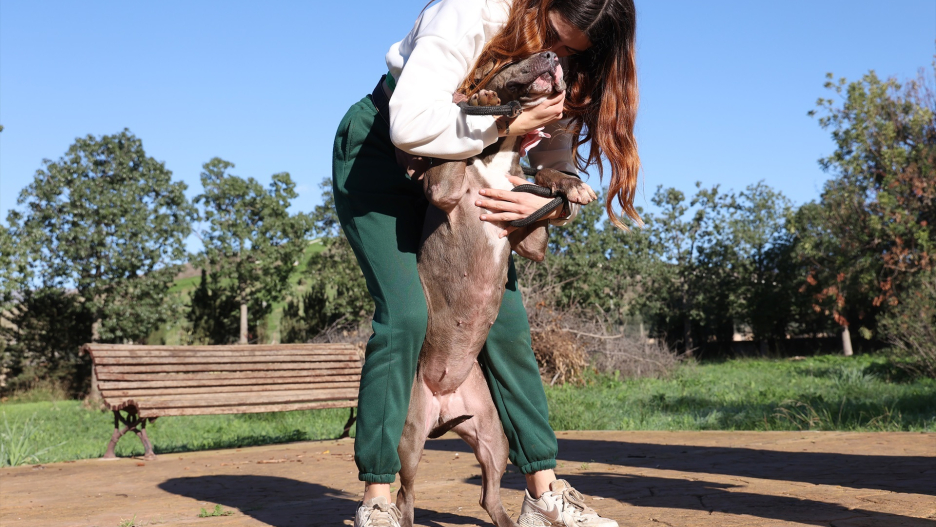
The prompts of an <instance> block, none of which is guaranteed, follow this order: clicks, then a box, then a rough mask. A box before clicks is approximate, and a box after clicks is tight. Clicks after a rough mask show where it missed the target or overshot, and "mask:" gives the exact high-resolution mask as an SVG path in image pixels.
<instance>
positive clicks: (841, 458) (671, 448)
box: [426, 435, 936, 525]
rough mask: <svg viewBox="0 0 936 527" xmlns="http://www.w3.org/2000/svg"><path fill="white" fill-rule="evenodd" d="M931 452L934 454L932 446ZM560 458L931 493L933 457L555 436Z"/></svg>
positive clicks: (935, 477) (457, 445)
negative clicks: (795, 450)
mask: <svg viewBox="0 0 936 527" xmlns="http://www.w3.org/2000/svg"><path fill="white" fill-rule="evenodd" d="M931 440H932V439H931V438H930V437H929V436H923V435H921V436H920V441H931ZM881 448H882V450H884V449H886V448H887V447H886V445H882V447H881ZM426 449H427V450H442V451H452V452H469V453H470V452H471V449H470V448H468V445H467V444H465V443H464V442H463V441H461V440H460V439H437V440H433V441H427V442H426ZM933 450H934V453H936V445H934V447H933ZM559 459H561V460H563V461H571V462H576V463H589V462H597V463H611V464H615V465H621V466H627V467H647V468H660V469H664V470H677V471H684V472H700V473H705V474H724V475H729V476H738V477H749V478H759V479H773V480H781V481H791V482H803V483H812V484H815V485H841V486H843V487H850V488H856V489H875V490H887V491H891V492H901V493H911V494H926V495H930V496H936V457H924V456H870V455H854V454H829V453H822V452H778V451H772V450H757V449H752V448H731V447H700V446H685V445H657V444H651V443H626V442H621V441H597V440H591V439H560V440H559ZM559 471H560V472H561V469H560V470H559ZM934 525H936V523H934Z"/></svg>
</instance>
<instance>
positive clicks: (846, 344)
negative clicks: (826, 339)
mask: <svg viewBox="0 0 936 527" xmlns="http://www.w3.org/2000/svg"><path fill="white" fill-rule="evenodd" d="M842 353H843V354H844V355H845V356H846V357H851V356H852V355H853V354H854V352H853V351H852V343H851V334H850V333H849V332H848V326H845V327H844V328H842Z"/></svg>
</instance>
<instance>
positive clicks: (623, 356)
mask: <svg viewBox="0 0 936 527" xmlns="http://www.w3.org/2000/svg"><path fill="white" fill-rule="evenodd" d="M582 338H583V339H584V340H589V341H591V346H590V347H589V352H590V355H591V357H592V361H593V363H594V365H595V369H596V370H598V371H600V372H605V373H613V372H618V373H619V374H620V375H621V376H623V377H631V378H639V377H665V376H667V375H669V374H670V373H671V372H672V371H673V370H674V369H675V368H676V366H677V365H678V364H679V362H680V357H679V356H678V355H677V354H676V353H674V352H672V351H670V349H669V348H667V347H666V344H665V343H663V342H662V341H661V340H654V339H648V338H646V337H644V338H641V337H640V336H639V335H615V336H608V335H605V336H601V337H600V338H599V337H596V336H582Z"/></svg>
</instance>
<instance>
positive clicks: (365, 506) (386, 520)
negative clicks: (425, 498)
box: [354, 496, 403, 527]
mask: <svg viewBox="0 0 936 527" xmlns="http://www.w3.org/2000/svg"><path fill="white" fill-rule="evenodd" d="M402 516H403V513H401V512H400V509H398V508H397V507H396V505H394V504H392V503H390V502H388V501H387V498H384V497H383V496H377V497H376V498H371V499H370V500H368V501H367V502H362V503H361V504H360V505H359V506H358V509H357V513H356V514H355V515H354V527H400V517H402Z"/></svg>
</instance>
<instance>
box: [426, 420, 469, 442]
mask: <svg viewBox="0 0 936 527" xmlns="http://www.w3.org/2000/svg"><path fill="white" fill-rule="evenodd" d="M472 417H474V416H473V415H460V416H458V417H456V418H455V419H450V420H448V421H446V422H444V423H442V424H440V425H439V426H437V427H435V428H433V429H432V431H430V432H429V439H437V438H440V437H442V436H443V435H445V433H446V432H448V431H449V430H451V429H453V428H455V427H456V426H458V425H460V424H462V423H464V422H465V421H467V420H469V419H471V418H472Z"/></svg>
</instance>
